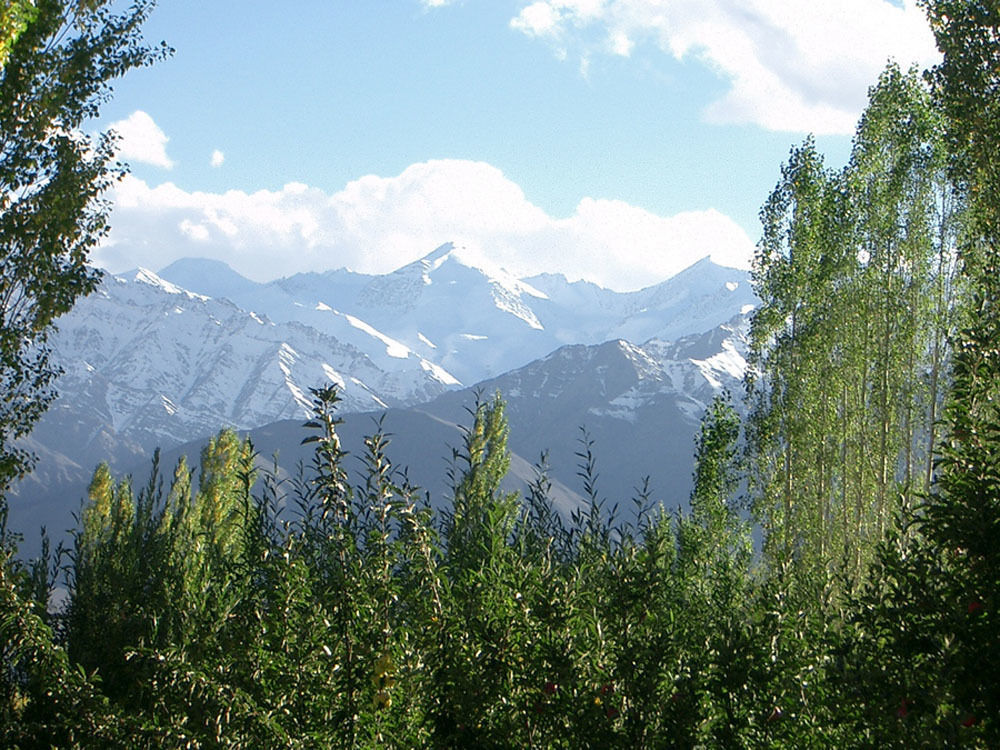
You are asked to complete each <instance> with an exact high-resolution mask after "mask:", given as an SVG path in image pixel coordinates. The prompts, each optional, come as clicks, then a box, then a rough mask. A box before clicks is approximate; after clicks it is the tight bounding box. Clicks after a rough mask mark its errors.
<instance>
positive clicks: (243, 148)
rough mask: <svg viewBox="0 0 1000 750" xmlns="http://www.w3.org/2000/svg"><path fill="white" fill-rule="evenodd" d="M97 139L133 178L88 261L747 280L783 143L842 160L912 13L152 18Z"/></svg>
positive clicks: (584, 9) (924, 46) (422, 12)
mask: <svg viewBox="0 0 1000 750" xmlns="http://www.w3.org/2000/svg"><path fill="white" fill-rule="evenodd" d="M146 32H147V36H148V38H150V39H151V40H155V41H158V40H160V39H164V40H166V41H167V42H168V43H169V44H171V45H172V46H173V47H175V48H176V54H175V55H174V56H173V58H171V59H170V60H168V61H166V62H164V63H162V64H160V65H158V66H155V67H153V68H150V69H144V70H140V71H134V72H133V73H131V74H129V76H128V77H127V78H126V79H124V80H122V81H120V82H118V84H117V85H116V86H115V97H114V99H113V100H112V101H111V102H110V103H109V104H108V105H107V106H106V107H105V109H104V116H103V118H102V120H101V122H100V125H101V126H102V127H103V126H108V125H113V126H115V127H116V129H117V130H119V132H120V133H121V135H122V156H123V157H124V158H125V159H126V160H127V161H128V162H129V163H130V164H131V166H132V173H133V174H132V177H130V178H129V179H128V181H127V182H126V183H124V184H122V185H121V186H120V187H119V188H117V189H116V194H115V195H114V196H112V197H114V198H115V199H116V201H117V206H116V209H115V213H114V215H113V218H112V221H113V234H112V237H111V240H110V241H109V242H108V243H107V245H106V246H105V247H103V248H102V249H100V250H99V251H98V252H97V253H96V254H95V261H96V262H97V263H98V264H100V265H103V266H105V267H108V268H110V269H111V270H114V271H121V270H125V269H127V268H131V267H135V266H138V265H142V266H146V267H150V268H153V269H157V268H160V267H162V266H165V265H166V264H168V263H169V262H171V261H172V260H174V259H176V258H177V257H182V256H184V255H198V256H204V257H216V258H219V259H221V260H225V261H226V262H228V263H230V265H232V266H233V267H234V268H236V269H237V270H239V271H241V272H242V273H244V274H246V275H248V276H251V277H253V278H257V279H260V280H264V279H269V278H274V277H276V276H281V275H286V274H289V273H294V272H297V271H303V270H326V269H328V268H336V267H342V266H349V267H352V268H355V269H357V270H363V271H370V272H375V271H378V272H381V271H387V270H391V269H392V268H394V267H397V266H398V265H400V264H402V263H405V262H408V261H410V260H413V259H415V258H417V257H420V256H421V255H423V254H425V253H427V252H430V251H431V250H432V249H433V248H434V247H436V246H437V245H439V244H441V243H443V242H445V241H451V240H454V241H457V242H459V243H463V244H466V245H468V246H469V247H471V248H473V249H474V250H475V251H477V252H479V253H480V254H481V255H482V256H483V258H484V260H487V261H490V262H493V263H496V264H499V265H503V266H505V267H507V268H508V269H509V270H511V271H513V272H515V273H519V274H529V273H536V272H539V271H543V270H549V271H559V272H563V273H566V274H567V275H568V276H570V277H571V278H587V279H590V280H593V281H596V282H598V283H602V284H604V285H606V286H611V287H615V288H620V289H624V288H637V287H639V286H643V285H646V284H652V283H656V282H658V281H660V280H662V278H665V277H666V276H669V275H670V274H672V273H675V272H676V271H678V270H680V269H681V268H683V267H684V266H686V265H688V264H689V263H690V262H693V261H695V260H697V259H698V258H700V257H702V256H704V255H706V254H713V257H715V258H716V259H717V260H720V261H722V262H726V263H730V264H744V265H745V264H746V262H747V261H748V259H749V256H750V253H751V252H752V246H753V242H755V241H756V239H757V234H758V225H757V211H758V209H759V206H760V205H761V203H762V202H763V201H764V199H765V198H766V196H767V193H768V192H769V190H770V189H771V187H773V185H774V183H775V181H776V179H777V176H778V171H779V168H780V164H781V161H782V159H783V158H784V157H785V156H786V155H787V153H788V149H789V148H790V147H791V146H792V145H793V144H795V143H798V142H800V141H801V140H802V139H803V138H804V137H805V135H806V134H807V133H809V132H813V133H815V134H816V136H817V140H818V142H819V145H820V147H821V149H822V150H823V151H824V152H826V153H827V155H828V158H829V162H830V163H831V164H833V165H839V164H842V163H843V161H844V160H845V159H846V156H847V153H848V150H849V147H850V133H851V130H852V129H853V123H854V122H855V120H856V118H857V116H858V114H860V111H861V109H862V107H863V105H864V99H865V91H866V88H867V86H868V85H870V84H871V83H873V82H874V80H875V78H876V77H877V75H878V72H879V70H880V69H881V68H882V67H883V65H884V64H885V61H886V60H887V59H888V58H889V57H893V58H895V59H897V60H898V61H899V62H900V63H901V64H902V65H904V66H907V65H909V64H911V63H913V62H917V63H919V64H921V65H928V64H930V63H932V62H933V61H934V54H935V53H934V50H933V43H932V40H931V37H930V34H929V32H928V31H927V29H926V25H925V23H924V21H923V18H922V16H921V14H920V13H919V11H918V10H917V9H916V7H915V5H914V3H913V2H911V0H902V1H901V2H893V1H892V0H831V2H829V3H826V4H820V3H807V2H803V1H802V0H537V1H535V2H529V1H525V0H450V1H449V0H368V1H366V2H359V1H358V0H297V1H295V2H289V3H271V2H267V3H265V2H257V1H256V0H251V1H247V0H244V1H243V2H232V1H231V0H212V2H210V3H206V2H204V0H164V1H163V2H162V3H161V6H160V7H158V8H157V9H156V10H155V11H154V14H153V16H152V18H151V19H150V21H149V22H148V24H147V26H146Z"/></svg>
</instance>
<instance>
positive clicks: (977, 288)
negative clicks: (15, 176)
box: [0, 0, 1000, 748]
mask: <svg viewBox="0 0 1000 750" xmlns="http://www.w3.org/2000/svg"><path fill="white" fill-rule="evenodd" d="M924 4H925V6H926V7H927V10H928V15H929V17H930V20H931V25H932V28H933V29H934V32H935V34H936V35H937V38H938V42H939V46H940V47H941V49H942V51H943V52H944V59H943V62H942V64H941V65H940V66H938V67H937V68H936V69H935V70H934V71H931V72H930V73H929V74H928V75H927V76H926V80H925V79H922V78H921V77H919V76H918V75H916V74H915V73H913V72H910V73H904V72H902V71H900V70H899V69H898V68H896V67H895V66H893V65H890V66H889V67H888V68H887V69H886V71H885V73H884V74H883V75H882V76H881V78H880V79H879V81H878V82H877V84H876V85H875V86H874V87H873V88H872V89H871V92H870V103H869V107H868V109H867V110H866V112H865V114H864V116H863V117H862V119H861V122H860V123H859V126H858V130H857V134H856V137H855V141H854V148H853V151H852V155H851V159H850V162H849V163H848V164H847V166H846V167H845V168H844V169H843V170H841V171H838V172H834V171H832V170H829V169H828V168H826V167H825V166H824V164H823V160H822V157H821V155H820V154H819V153H818V152H817V151H816V148H815V146H814V144H813V142H812V141H811V140H807V141H806V142H805V143H804V144H803V145H802V146H801V147H797V148H794V149H793V150H792V152H791V154H790V157H789V160H788V163H787V164H786V165H784V167H783V169H782V173H781V178H780V180H779V182H778V185H777V186H776V188H775V191H774V192H773V193H772V195H771V196H770V197H769V199H768V201H767V202H766V204H765V206H764V208H763V210H762V212H761V217H762V220H763V226H764V232H763V237H762V239H761V242H760V244H759V252H758V256H757V259H756V265H755V269H754V274H755V280H756V284H757V289H758V292H759V295H760V297H761V301H762V304H761V307H760V308H759V310H758V311H757V312H756V313H755V315H754V319H753V322H752V330H751V347H750V348H751V357H750V360H751V361H750V364H751V368H750V372H749V374H748V379H747V400H746V402H745V403H746V406H747V409H746V414H745V415H743V414H741V412H740V410H739V408H738V406H734V404H733V400H732V399H731V397H730V396H729V395H728V394H724V395H722V396H720V397H719V398H717V399H716V400H715V401H714V402H713V403H711V404H709V405H708V407H707V410H706V413H705V417H704V420H703V422H702V427H701V431H700V434H699V436H698V438H697V441H696V444H695V446H694V451H695V459H696V462H695V473H694V479H695V482H694V490H693V492H692V495H691V503H690V510H689V512H686V513H683V514H676V515H673V514H670V513H667V512H665V511H664V510H663V509H662V508H658V507H656V506H655V504H654V503H652V502H650V498H649V497H648V496H647V493H646V492H645V491H641V490H640V491H638V492H637V496H636V497H635V498H633V499H634V502H635V506H636V509H637V511H636V513H635V514H634V516H630V519H634V520H629V521H622V520H620V519H619V518H617V517H616V516H615V514H614V513H609V512H608V506H607V504H606V503H605V501H604V499H603V498H602V497H601V496H600V495H599V494H598V493H597V491H596V486H595V484H596V483H595V478H596V472H597V467H596V459H595V455H594V450H593V446H592V445H591V444H590V442H589V440H588V439H587V438H586V436H584V439H583V440H582V442H581V448H580V452H579V453H578V455H579V457H580V474H581V478H582V484H583V490H584V495H585V496H586V497H587V498H589V501H590V506H589V507H588V508H584V509H583V510H581V511H580V512H578V513H576V514H574V515H573V516H572V517H571V518H569V519H567V518H564V517H562V516H560V514H559V513H557V512H556V510H555V509H554V507H553V506H552V504H551V503H550V501H549V498H548V482H547V479H546V476H545V472H544V468H540V469H539V472H538V477H537V480H536V481H535V483H534V484H533V485H532V486H531V487H530V489H529V491H528V492H527V494H526V496H525V497H524V498H520V497H518V496H517V495H515V494H510V493H507V492H504V491H503V490H502V488H501V480H502V479H503V477H504V475H505V474H506V472H507V468H508V464H509V455H508V452H507V449H506V439H507V423H506V420H505V417H504V404H503V402H502V400H501V399H500V397H499V396H497V397H496V398H494V399H492V400H488V401H482V402H480V403H477V404H475V406H474V407H473V408H472V409H471V411H470V422H471V424H470V425H469V426H468V428H467V429H466V431H465V433H464V441H463V444H462V446H461V447H460V448H459V449H457V450H456V451H455V456H454V462H453V465H452V470H451V474H450V477H451V493H450V497H449V498H446V499H445V500H446V502H445V503H444V507H445V508H446V510H443V511H434V510H432V508H431V505H430V503H429V502H428V498H425V497H423V496H422V495H421V493H420V491H419V490H418V489H417V488H414V487H411V486H410V485H409V483H408V482H407V480H406V476H405V473H400V472H399V471H398V470H397V467H394V466H393V465H392V464H391V462H390V461H389V459H388V457H387V452H386V451H387V446H388V444H389V436H387V435H385V434H384V433H383V432H382V431H381V429H379V430H377V431H376V433H375V434H374V435H373V436H371V437H370V438H368V439H367V440H366V441H365V447H364V452H363V455H362V456H360V462H359V458H358V457H351V456H348V455H347V454H346V453H345V452H344V450H343V447H342V446H341V444H340V440H339V438H338V435H337V425H338V420H337V417H336V411H335V410H336V404H337V396H336V393H335V392H334V390H332V389H322V390H317V391H315V392H314V396H315V401H314V418H313V419H312V420H311V421H310V422H309V423H308V424H307V425H306V428H307V429H308V430H309V431H310V432H309V434H308V436H307V437H306V438H305V441H304V442H307V443H309V444H311V445H312V446H313V448H314V452H313V461H312V463H311V464H310V465H309V466H308V467H302V468H301V469H300V471H299V473H298V474H296V475H295V476H294V477H293V478H292V479H285V480H279V479H277V476H278V473H277V472H276V471H267V470H263V469H260V468H259V462H258V461H255V456H254V453H253V448H252V446H251V445H250V444H248V443H247V442H245V441H241V440H240V439H239V438H238V437H237V436H236V435H235V434H234V433H233V432H231V431H224V432H221V433H220V434H219V435H218V436H217V437H215V438H214V439H213V440H211V441H210V442H209V443H208V445H207V446H206V447H205V449H204V451H203V453H202V456H201V461H200V471H199V473H198V476H197V480H196V479H195V474H194V472H193V471H192V470H191V469H190V468H189V467H188V465H187V463H186V461H184V460H182V461H181V462H180V463H179V464H178V465H177V466H176V467H175V468H174V471H173V473H172V474H171V475H170V476H169V477H166V478H165V477H162V476H161V474H160V469H159V465H158V459H154V463H153V471H152V474H151V478H150V480H149V481H148V483H146V484H145V486H143V487H141V488H140V489H139V490H138V491H136V490H135V489H134V488H133V487H132V484H131V481H130V480H129V479H124V480H116V479H115V478H114V477H113V476H112V475H111V472H110V471H109V470H108V468H107V467H106V466H101V467H99V468H98V469H97V471H96V472H95V474H94V478H93V481H92V483H91V486H90V491H89V498H88V500H87V502H86V503H85V505H84V507H83V509H82V511H81V515H80V519H79V528H78V530H77V532H76V537H75V539H74V545H73V549H72V550H71V551H70V552H69V553H68V556H67V557H66V558H65V559H62V558H60V556H59V555H58V554H56V555H55V556H54V557H53V556H51V555H49V554H47V553H46V554H45V555H43V557H42V558H41V559H40V560H38V561H36V562H34V563H31V564H28V565H25V564H23V563H20V562H18V561H17V560H16V558H15V556H14V553H15V544H14V542H15V537H14V536H13V535H12V534H10V533H8V531H7V529H6V524H5V514H4V512H3V505H2V503H0V745H2V746H4V747H12V748H28V747H52V746H57V747H129V748H134V747H234V748H236V747H239V748H271V747H303V748H305V747H345V748H348V747H349V748H355V747H358V748H362V747H363V748H376V747H400V748H403V747H406V748H409V747H443V748H465V747H475V748H491V747H496V748H501V747H504V748H505V747H539V748H542V747H545V748H549V747H552V748H587V747H593V748H606V747H622V748H653V747H657V748H658V747H687V748H696V747H724V748H731V747H732V748H738V747H754V748H756V747H775V748H809V747H830V746H843V747H851V748H853V747H858V748H868V747H879V748H881V747H898V748H912V747H981V748H988V747H998V746H1000V718H998V717H1000V683H998V682H997V680H996V678H995V676H996V674H997V673H998V670H1000V639H998V638H997V632H998V630H997V618H996V613H997V607H998V605H1000V559H998V555H1000V551H998V550H1000V168H998V162H997V161H996V157H995V155H996V154H997V153H1000V125H998V123H1000V100H998V99H997V97H996V91H997V90H998V87H1000V44H998V41H1000V15H998V13H997V12H996V10H995V9H993V7H992V5H991V4H989V3H981V2H969V1H968V0H962V1H961V2H958V1H955V0H924ZM39 7H41V5H39ZM33 24H34V21H31V22H26V23H24V24H22V23H21V22H20V21H19V20H18V21H17V23H16V24H13V25H11V27H10V28H11V29H13V30H12V31H11V30H8V26H6V25H5V26H4V30H3V34H4V36H3V39H4V40H9V42H7V43H9V44H10V45H11V49H12V52H11V60H15V59H16V55H17V54H18V49H19V47H18V45H20V44H22V40H24V39H25V38H27V36H28V35H29V34H30V33H32V29H33ZM8 64H9V65H10V64H12V63H8ZM86 215H87V214H86V213H84V214H83V216H85V217H86ZM84 223H85V224H86V219H85V220H84ZM81 252H83V250H81ZM84 254H85V252H84ZM81 257H83V256H81ZM39 299H41V298H39ZM69 301H71V300H69ZM69 301H67V302H66V304H68V303H69ZM39 320H41V323H40V325H41V326H42V327H43V328H44V327H45V326H46V325H48V322H50V319H45V320H42V319H41V318H39ZM39 403H40V402H39ZM39 408H40V407H39ZM0 416H2V415H0ZM2 437H3V436H2V435H0V438H2ZM352 462H353V466H351V463H352ZM358 468H360V479H358V480H357V481H352V480H351V476H352V471H351V469H358ZM0 478H2V474H0ZM615 499H617V500H619V501H621V500H625V499H627V498H621V497H619V498H615ZM741 500H742V501H744V502H741ZM436 507H441V504H440V503H438V504H436ZM757 532H759V534H760V538H761V539H762V542H761V544H760V545H759V547H755V544H754V538H755V534H756V533H757ZM62 563H65V564H62ZM58 583H63V584H65V587H66V591H67V592H68V593H67V600H66V602H65V603H64V604H63V605H62V606H58V607H50V606H49V601H50V596H51V593H52V590H53V587H54V586H55V585H56V584H58Z"/></svg>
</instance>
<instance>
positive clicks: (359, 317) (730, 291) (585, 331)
mask: <svg viewBox="0 0 1000 750" xmlns="http://www.w3.org/2000/svg"><path fill="white" fill-rule="evenodd" d="M160 276H162V277H163V278H164V279H166V280H168V281H171V282H173V283H175V284H177V285H179V286H182V287H184V288H186V289H189V290H191V291H192V292H197V293H200V294H204V295H207V296H210V297H226V298H228V299H230V300H232V301H233V302H235V303H236V304H238V305H240V306H241V307H242V308H244V309H246V310H252V311H254V312H256V313H258V314H260V315H266V316H267V317H268V318H269V319H271V320H274V321H282V322H287V321H293V320H294V321H298V322H301V323H305V324H307V325H309V326H312V327H315V328H317V330H322V331H324V332H327V333H329V334H331V335H334V336H336V337H338V338H341V337H343V336H344V330H343V326H340V327H339V328H338V327H337V325H339V324H340V323H342V321H343V319H344V316H347V317H348V318H349V319H350V320H351V321H355V324H357V322H358V321H363V322H364V324H366V325H367V326H370V327H371V328H374V329H375V330H377V331H378V332H379V333H381V334H382V335H383V336H386V337H387V338H389V339H391V341H392V342H394V343H395V345H398V346H402V347H405V348H406V349H407V350H408V351H410V352H413V353H415V354H417V355H419V356H420V357H423V358H424V359H425V360H426V361H428V362H432V363H434V364H436V365H438V366H439V367H441V368H442V369H443V370H444V371H446V372H448V373H449V374H451V375H452V376H454V377H455V378H456V379H457V380H458V381H460V382H461V384H462V385H467V386H468V385H472V384H474V383H477V382H479V381H480V380H484V379H486V378H490V377H496V376H498V375H500V374H502V373H504V372H508V371H509V370H512V369H514V368H516V367H520V366H522V365H525V364H527V363H528V362H531V361H532V360H535V359H538V358H539V357H544V356H545V355H547V354H548V353H550V352H552V351H553V350H555V349H557V348H558V347H560V346H563V345H565V344H596V343H601V342H603V341H607V340H610V339H615V338H623V339H626V340H628V341H646V340H648V339H650V338H653V337H661V338H664V339H666V340H671V339H674V338H678V337H680V336H685V335H687V334H692V333H701V332H703V331H707V330H709V329H711V328H714V327H715V326H718V325H720V324H722V323H724V322H725V321H727V320H728V319H729V318H731V317H732V316H733V315H735V314H738V313H740V312H745V311H746V310H747V309H749V308H750V307H752V306H753V305H754V304H755V302H756V298H755V297H754V294H753V290H752V289H751V286H750V281H749V275H748V273H747V272H746V271H739V270H735V269H731V268H723V267H721V266H717V265H715V264H714V263H712V262H711V261H710V260H708V259H707V258H706V259H704V260H702V261H699V262H698V263H696V264H694V265H693V266H691V267H690V268H688V269H687V270H686V271H683V272H681V273H680V274H678V275H677V276H675V277H673V278H671V279H669V280H667V281H665V282H663V283H661V284H657V285H655V286H651V287H648V288H646V289H642V290H640V291H637V292H628V293H620V292H614V291H611V290H607V289H602V288H600V287H598V286H596V285H594V284H589V283H587V282H583V281H577V282H569V281H567V280H566V279H565V278H564V277H562V276H558V275H544V276H538V277H534V278H531V279H523V280H522V279H516V278H514V277H513V276H511V275H510V274H508V273H507V272H505V271H503V270H502V269H498V268H495V267H490V266H489V264H488V263H486V262H484V261H483V260H482V253H476V252H474V251H472V250H470V249H468V248H463V247H456V246H455V245H453V244H452V243H447V244H444V245H442V246H440V247H439V248H437V249H436V250H434V251H433V252H432V253H430V254H429V255H427V256H426V257H424V258H421V259H420V260H417V261H414V262H413V263H410V264H408V265H406V266H403V267H402V268H400V269H398V270H396V271H394V272H392V273H389V274H385V275H382V276H369V275H365V274H355V273H352V272H350V271H346V270H339V271H332V272H329V273H324V274H299V275H296V276H291V277H289V278H286V279H281V280H278V281H274V282H270V283H267V284H254V283H253V282H250V281H248V280H246V279H242V277H239V276H238V275H237V274H235V272H233V271H231V270H230V269H229V268H228V267H226V266H224V265H222V264H213V265H212V267H210V266H207V265H206V262H205V261H188V260H182V261H177V262H176V263H174V264H172V265H171V266H168V267H167V268H165V269H163V270H162V271H160ZM331 313H334V314H331ZM348 340H349V339H348Z"/></svg>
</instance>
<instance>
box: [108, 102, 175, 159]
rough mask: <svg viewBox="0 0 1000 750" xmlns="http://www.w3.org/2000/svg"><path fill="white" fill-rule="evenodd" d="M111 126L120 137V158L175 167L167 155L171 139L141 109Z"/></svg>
mask: <svg viewBox="0 0 1000 750" xmlns="http://www.w3.org/2000/svg"><path fill="white" fill-rule="evenodd" d="M109 128H110V129H111V130H114V131H115V132H117V133H118V136H119V138H120V140H119V142H118V156H119V158H121V159H124V160H126V161H133V162H142V163H143V164H151V165H152V166H154V167H162V168H163V169H172V168H173V166H174V162H173V160H171V158H170V157H169V156H167V141H169V140H170V139H169V138H168V137H167V135H166V134H165V133H164V132H163V131H162V130H160V126H159V125H157V124H156V123H155V122H154V121H153V118H152V117H150V116H149V115H148V114H147V113H145V112H143V111H142V110H141V109H139V110H136V111H135V112H133V113H132V114H131V115H129V116H128V117H127V118H125V119H124V120H119V121H117V122H113V123H111V125H110V126H109Z"/></svg>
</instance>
